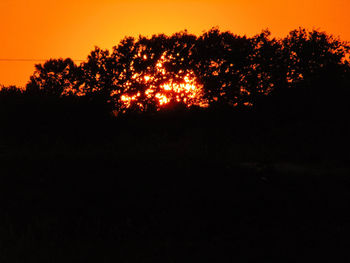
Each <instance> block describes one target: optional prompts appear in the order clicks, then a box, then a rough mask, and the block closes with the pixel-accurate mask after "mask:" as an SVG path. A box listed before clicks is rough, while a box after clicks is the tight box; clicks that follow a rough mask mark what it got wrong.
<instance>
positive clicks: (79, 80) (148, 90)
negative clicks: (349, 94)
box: [26, 28, 350, 113]
mask: <svg viewBox="0 0 350 263" xmlns="http://www.w3.org/2000/svg"><path fill="white" fill-rule="evenodd" d="M349 51H350V47H349V45H348V43H346V42H342V41H340V40H339V39H336V38H334V37H333V36H332V35H327V34H326V33H324V32H320V31H317V30H312V31H307V30H306V29H302V28H299V29H297V30H293V31H291V32H290V33H289V34H288V36H287V37H285V38H282V39H276V38H271V33H270V32H269V30H263V31H262V32H261V33H260V34H258V35H255V36H253V37H246V36H238V35H234V34H232V33H230V32H221V31H220V30H219V29H217V28H212V29H210V30H209V31H207V32H204V33H203V34H202V35H200V36H198V37H197V36H195V35H192V34H189V33H188V32H187V31H183V32H178V33H175V34H173V35H171V36H166V35H164V34H159V35H153V36H152V37H150V38H147V37H144V36H139V38H138V39H135V38H133V37H126V38H124V39H123V40H122V41H121V42H120V43H119V44H118V45H117V46H115V47H113V50H112V52H109V51H108V50H102V49H100V48H98V47H95V49H94V50H93V51H92V52H91V53H90V54H89V56H88V58H87V61H86V62H84V63H81V65H79V66H76V65H75V64H74V62H73V61H72V60H71V59H65V60H63V59H52V60H49V61H47V62H45V63H44V64H43V65H41V64H39V65H36V70H35V72H34V74H33V75H32V76H31V78H30V81H29V83H28V84H27V87H26V91H27V93H31V94H45V95H50V96H56V97H61V96H79V97H84V98H85V99H87V100H88V101H94V102H96V103H97V104H100V105H101V106H103V105H104V106H103V107H105V109H106V110H108V111H112V110H114V111H116V112H118V113H122V112H124V113H125V112H133V111H136V112H149V111H157V110H159V109H161V108H163V107H170V106H171V105H173V106H174V105H176V104H179V105H181V104H182V105H187V107H190V106H192V105H196V106H201V107H206V106H210V105H226V106H229V107H237V106H240V107H245V106H248V107H251V106H253V105H256V104H257V103H260V101H261V100H264V98H266V97H267V96H270V95H271V94H272V95H273V96H274V97H275V98H276V100H279V99H277V97H278V96H280V95H278V94H284V93H286V94H287V93H288V94H289V93H290V88H293V89H298V91H293V92H295V93H298V95H297V96H296V97H300V98H301V97H303V98H304V101H305V103H309V102H310V101H312V100H317V99H315V98H316V97H318V96H321V94H324V95H322V96H321V97H322V100H325V99H326V98H325V94H327V93H328V94H330V93H334V92H332V90H331V86H332V83H335V82H337V83H338V84H339V85H338V84H337V85H336V86H338V87H344V86H345V83H346V82H347V81H346V80H347V79H349V62H348V55H349ZM302 87H303V88H304V89H303V90H302V91H300V92H299V90H300V88H302ZM307 94H308V95H307ZM281 96H282V95H281ZM292 97H293V96H289V95H283V96H282V97H280V100H282V101H283V100H286V101H290V102H291V103H293V102H292ZM293 98H294V97H293ZM294 99H296V98H294ZM294 99H293V100H294ZM281 103H282V102H281Z"/></svg>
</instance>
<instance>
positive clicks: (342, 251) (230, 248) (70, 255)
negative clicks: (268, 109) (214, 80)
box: [0, 117, 350, 263]
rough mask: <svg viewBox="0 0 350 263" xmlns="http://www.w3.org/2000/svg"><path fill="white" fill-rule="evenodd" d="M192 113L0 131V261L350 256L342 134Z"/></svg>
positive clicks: (322, 127) (314, 125)
mask: <svg viewBox="0 0 350 263" xmlns="http://www.w3.org/2000/svg"><path fill="white" fill-rule="evenodd" d="M195 119H196V120H197V122H198V123H196V122H194V121H193V120H191V119H189V120H188V119H187V120H186V119H173V120H172V121H165V122H164V120H162V119H157V120H153V121H154V123H153V125H145V123H142V122H143V121H141V124H140V120H139V121H135V120H134V121H126V122H124V123H122V124H120V123H119V124H118V125H119V126H118V125H116V126H113V125H114V124H113V125H112V126H110V127H109V128H106V127H105V126H103V125H95V126H93V127H94V128H91V129H89V128H88V124H84V125H87V126H85V127H84V129H82V128H80V129H78V128H77V127H74V125H73V124H72V125H71V126H65V129H66V128H67V127H69V129H68V128H67V129H66V130H65V129H62V127H61V129H59V127H54V126H48V125H45V124H43V125H42V126H40V127H41V128H38V127H39V126H36V128H33V126H27V128H26V127H21V126H20V125H19V124H16V132H14V133H12V134H11V133H10V132H8V131H9V130H10V128H8V130H7V131H4V132H3V135H2V136H3V137H2V138H3V139H2V143H1V177H0V180H1V182H0V187H1V189H0V190H1V192H0V201H1V204H0V212H1V214H0V262H9V263H12V262H35V263H39V262H45V263H46V262H235V261H237V262H271V261H278V262H317V261H323V262H342V261H343V262H348V260H349V257H350V256H349V253H348V247H349V235H350V215H349V213H348V211H349V208H350V177H349V174H350V166H349V164H348V160H349V154H348V153H347V149H348V145H349V144H348V141H347V140H346V138H347V130H346V129H345V130H344V129H335V128H334V125H333V124H330V123H329V122H322V121H317V122H309V121H305V122H298V123H293V124H284V123H283V122H282V123H280V124H279V126H276V125H271V126H270V125H269V124H265V126H262V125H260V124H259V123H257V122H249V121H247V122H246V123H245V125H242V123H241V124H240V125H237V126H236V125H232V124H230V125H228V124H227V123H224V124H223V123H222V122H221V121H220V120H218V119H217V118H213V119H212V120H211V121H208V119H206V122H201V121H200V118H199V119H198V118H197V117H196V118H195ZM155 123H158V124H157V125H155ZM159 123H160V124H159ZM199 123H202V124H200V125H199ZM203 123H205V124H203ZM220 123H221V124H220ZM79 125H80V124H79ZM79 125H77V126H79ZM339 125H340V124H339V122H338V126H339ZM89 127H90V126H89ZM239 127H244V128H243V129H242V128H239ZM257 127H259V128H258V129H257ZM346 127H347V126H346ZM5 130H6V129H5ZM248 130H250V132H248ZM106 131H108V132H106ZM82 132H86V133H85V134H82Z"/></svg>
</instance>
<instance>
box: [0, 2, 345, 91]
mask: <svg viewBox="0 0 350 263" xmlns="http://www.w3.org/2000/svg"><path fill="white" fill-rule="evenodd" d="M349 10H350V1H349V0H282V1H281V0H231V1H228V0H206V1H197V0H181V1H166V0H163V1H158V0H148V1H141V0H138V1H136V0H133V1H125V0H122V1H118V0H49V1H48V0H0V12H1V13H0V33H1V42H0V60H1V59H16V58H20V59H48V58H59V57H63V58H65V57H71V58H73V59H85V58H86V57H87V55H88V54H89V52H90V51H91V50H92V49H93V47H94V46H99V47H101V48H108V49H110V48H111V47H112V46H114V45H117V44H118V42H119V41H120V39H121V38H123V37H124V36H126V35H127V36H138V35H139V34H142V35H151V34H154V33H166V34H172V33H174V32H177V31H181V30H184V29H187V30H188V31H189V32H190V33H195V34H200V33H202V32H203V31H204V30H208V29H210V28H211V27H213V26H218V27H219V28H220V29H221V30H229V31H231V32H233V33H236V34H240V35H244V34H246V35H248V36H251V35H254V34H257V33H259V32H260V31H261V30H262V29H264V28H269V29H270V30H271V31H272V33H273V35H274V36H277V37H279V36H285V35H286V34H287V33H288V32H289V31H290V30H292V29H296V28H298V27H299V26H301V27H305V28H307V29H312V28H318V29H320V30H324V31H326V32H328V33H332V34H334V35H335V36H340V37H341V39H343V40H350V19H349V18H348V16H349ZM35 63H37V62H23V61H22V62H14V61H10V62H9V61H0V84H5V85H10V84H15V85H19V86H24V85H25V83H26V82H27V81H28V79H29V76H30V75H31V74H32V73H33V71H34V64H35Z"/></svg>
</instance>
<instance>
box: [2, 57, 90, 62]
mask: <svg viewBox="0 0 350 263" xmlns="http://www.w3.org/2000/svg"><path fill="white" fill-rule="evenodd" d="M48 60H50V59H31V58H0V62H42V61H48ZM72 60H73V61H79V62H80V61H85V60H83V59H72Z"/></svg>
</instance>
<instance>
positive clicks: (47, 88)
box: [26, 58, 78, 97]
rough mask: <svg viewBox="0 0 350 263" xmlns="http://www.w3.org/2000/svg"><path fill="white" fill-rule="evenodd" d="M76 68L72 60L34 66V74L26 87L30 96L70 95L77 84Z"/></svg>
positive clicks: (53, 60) (60, 60)
mask: <svg viewBox="0 0 350 263" xmlns="http://www.w3.org/2000/svg"><path fill="white" fill-rule="evenodd" d="M77 71H78V68H77V66H76V65H75V64H74V62H73V60H71V59H70V58H67V59H51V60H49V61H47V62H45V63H44V64H43V65H42V64H38V65H35V71H34V74H33V75H32V76H31V77H30V81H29V83H28V84H27V86H26V91H27V92H28V93H31V94H44V95H49V96H56V97H59V96H61V95H62V94H64V93H67V94H69V93H71V92H72V91H73V90H74V87H75V86H76V84H77V75H78V74H77Z"/></svg>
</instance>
